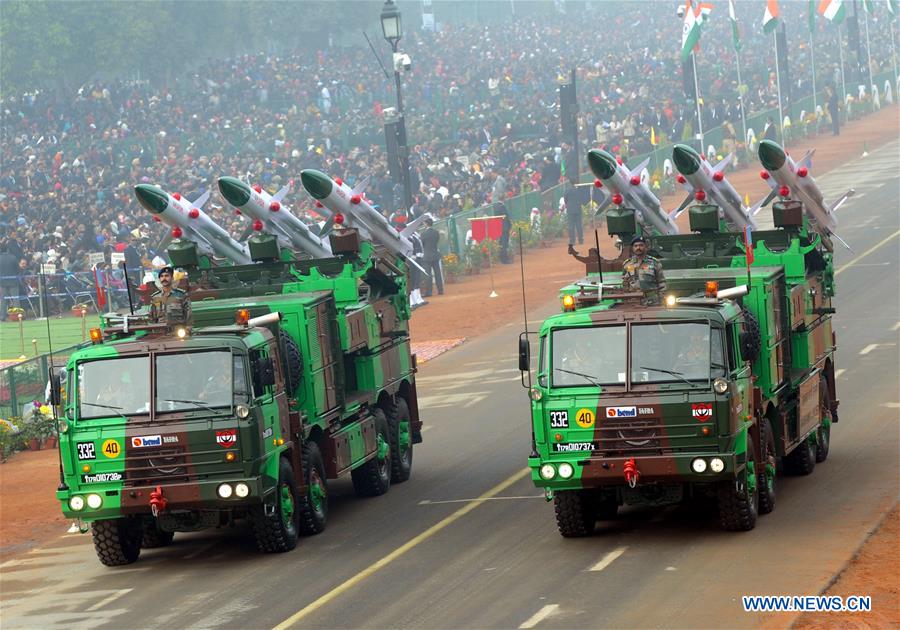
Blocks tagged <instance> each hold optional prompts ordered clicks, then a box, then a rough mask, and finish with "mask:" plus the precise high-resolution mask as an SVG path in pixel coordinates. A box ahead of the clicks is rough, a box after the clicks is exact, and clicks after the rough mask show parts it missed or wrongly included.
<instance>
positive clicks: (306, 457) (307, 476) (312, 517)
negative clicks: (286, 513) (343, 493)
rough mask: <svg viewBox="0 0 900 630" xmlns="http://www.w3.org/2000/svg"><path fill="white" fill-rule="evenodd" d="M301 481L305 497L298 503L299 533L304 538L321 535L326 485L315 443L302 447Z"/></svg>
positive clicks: (324, 515) (319, 452) (317, 446)
mask: <svg viewBox="0 0 900 630" xmlns="http://www.w3.org/2000/svg"><path fill="white" fill-rule="evenodd" d="M303 479H304V481H306V496H304V497H301V498H300V501H299V503H298V508H299V513H300V533H301V534H303V535H304V536H312V535H314V534H321V533H322V532H323V531H325V525H326V524H327V523H328V485H327V484H326V482H325V463H324V462H323V461H322V453H321V451H319V445H318V444H316V443H315V442H307V443H306V444H304V445H303Z"/></svg>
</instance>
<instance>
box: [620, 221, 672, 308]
mask: <svg viewBox="0 0 900 630" xmlns="http://www.w3.org/2000/svg"><path fill="white" fill-rule="evenodd" d="M622 288H624V289H625V290H626V291H643V292H644V299H643V301H642V303H643V304H644V305H646V306H659V305H660V304H662V301H663V293H665V291H666V277H665V275H664V274H663V269H662V264H661V263H660V262H659V260H658V259H656V258H654V257H653V256H648V255H647V241H646V240H644V237H643V236H635V237H634V238H633V239H631V257H630V258H629V259H628V260H626V261H625V262H624V263H623V264H622Z"/></svg>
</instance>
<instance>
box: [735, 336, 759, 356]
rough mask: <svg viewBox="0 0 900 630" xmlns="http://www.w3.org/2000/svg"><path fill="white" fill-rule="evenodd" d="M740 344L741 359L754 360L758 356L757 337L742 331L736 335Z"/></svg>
mask: <svg viewBox="0 0 900 630" xmlns="http://www.w3.org/2000/svg"><path fill="white" fill-rule="evenodd" d="M738 341H739V343H740V346H741V359H742V360H744V361H751V362H752V361H755V360H756V357H758V356H759V338H758V337H757V336H755V335H754V334H753V333H750V332H742V333H741V334H740V336H739V337H738Z"/></svg>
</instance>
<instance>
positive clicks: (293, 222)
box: [219, 177, 332, 258]
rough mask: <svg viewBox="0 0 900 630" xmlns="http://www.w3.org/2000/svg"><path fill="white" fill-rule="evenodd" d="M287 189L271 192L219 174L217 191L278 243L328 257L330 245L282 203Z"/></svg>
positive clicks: (255, 226) (259, 229)
mask: <svg viewBox="0 0 900 630" xmlns="http://www.w3.org/2000/svg"><path fill="white" fill-rule="evenodd" d="M289 190H290V187H289V186H285V187H284V188H282V189H281V190H279V191H278V192H277V193H275V194H274V195H270V194H269V193H268V192H266V191H265V190H264V189H263V188H262V187H260V186H253V187H252V188H251V187H250V186H249V185H248V184H246V183H244V182H242V181H241V180H239V179H237V178H235V177H220V178H219V192H221V193H222V196H223V197H224V198H225V200H226V201H228V203H230V204H231V205H232V206H234V207H235V208H236V209H238V210H240V212H241V214H244V215H246V216H247V217H249V218H250V219H251V220H252V221H253V228H254V229H256V230H257V231H262V230H265V231H266V232H268V233H269V234H272V235H273V236H275V238H276V239H277V240H278V244H279V245H280V246H281V247H284V248H287V249H292V250H294V251H298V252H303V253H305V254H308V255H309V256H311V257H313V258H329V257H331V255H332V254H331V245H329V243H328V242H327V241H325V240H323V239H321V238H319V236H318V235H316V234H313V233H312V231H311V230H310V229H309V227H307V225H306V224H305V223H304V222H303V221H301V220H300V219H298V218H297V217H296V216H294V215H293V214H292V213H291V211H290V210H289V209H288V208H287V206H285V205H283V204H282V202H281V200H282V199H283V198H284V195H286V194H287V193H288V191H289Z"/></svg>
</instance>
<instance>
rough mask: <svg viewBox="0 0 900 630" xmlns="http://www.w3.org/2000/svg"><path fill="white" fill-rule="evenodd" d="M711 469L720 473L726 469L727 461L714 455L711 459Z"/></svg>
mask: <svg viewBox="0 0 900 630" xmlns="http://www.w3.org/2000/svg"><path fill="white" fill-rule="evenodd" d="M709 469H710V470H711V471H713V472H714V473H720V472H722V471H723V470H725V462H724V461H722V459H721V458H719V457H713V458H712V459H711V460H709Z"/></svg>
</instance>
